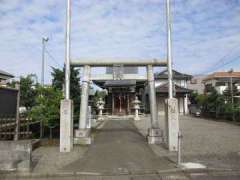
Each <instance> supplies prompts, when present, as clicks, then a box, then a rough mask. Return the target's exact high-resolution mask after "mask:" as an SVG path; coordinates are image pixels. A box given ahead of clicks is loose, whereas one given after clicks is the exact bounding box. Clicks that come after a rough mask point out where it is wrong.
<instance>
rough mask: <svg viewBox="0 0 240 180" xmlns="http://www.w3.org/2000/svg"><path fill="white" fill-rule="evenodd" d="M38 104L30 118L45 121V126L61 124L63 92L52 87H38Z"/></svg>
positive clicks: (30, 113)
mask: <svg viewBox="0 0 240 180" xmlns="http://www.w3.org/2000/svg"><path fill="white" fill-rule="evenodd" d="M36 91H37V94H38V95H37V97H36V104H35V106H34V107H32V109H31V111H30V112H29V114H28V116H29V117H31V118H32V119H33V120H43V122H44V125H45V126H46V125H49V124H56V125H57V124H59V119H60V101H61V99H62V98H63V95H62V91H61V90H58V89H56V88H54V87H52V86H48V87H42V86H40V85H39V86H37V88H36Z"/></svg>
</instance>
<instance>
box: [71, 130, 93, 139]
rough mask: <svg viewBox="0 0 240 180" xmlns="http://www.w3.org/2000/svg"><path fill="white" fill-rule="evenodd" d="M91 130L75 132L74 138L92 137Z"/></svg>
mask: <svg viewBox="0 0 240 180" xmlns="http://www.w3.org/2000/svg"><path fill="white" fill-rule="evenodd" d="M90 131H91V130H90V129H76V130H75V132H74V137H77V138H81V137H89V136H90Z"/></svg>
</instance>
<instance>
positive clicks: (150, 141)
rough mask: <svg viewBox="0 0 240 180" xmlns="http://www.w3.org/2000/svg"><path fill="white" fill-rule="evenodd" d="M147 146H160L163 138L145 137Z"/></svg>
mask: <svg viewBox="0 0 240 180" xmlns="http://www.w3.org/2000/svg"><path fill="white" fill-rule="evenodd" d="M147 140H148V144H162V143H163V138H162V137H157V136H155V137H154V136H148V137H147Z"/></svg>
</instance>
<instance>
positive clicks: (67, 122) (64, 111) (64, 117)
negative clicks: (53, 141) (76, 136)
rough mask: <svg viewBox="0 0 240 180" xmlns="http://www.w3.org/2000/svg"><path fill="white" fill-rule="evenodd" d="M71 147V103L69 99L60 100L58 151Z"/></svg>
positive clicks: (70, 148)
mask: <svg viewBox="0 0 240 180" xmlns="http://www.w3.org/2000/svg"><path fill="white" fill-rule="evenodd" d="M72 149H73V103H72V101H71V100H66V99H64V100H61V107H60V152H70V151H71V150H72Z"/></svg>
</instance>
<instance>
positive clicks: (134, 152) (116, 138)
mask: <svg viewBox="0 0 240 180" xmlns="http://www.w3.org/2000/svg"><path fill="white" fill-rule="evenodd" d="M160 120H161V121H160V124H161V127H162V128H164V120H163V117H160ZM133 124H135V126H136V127H137V129H136V128H135V127H134V125H133ZM149 126H150V119H149V118H148V117H142V120H141V121H138V122H133V121H127V120H122V121H107V122H106V124H105V126H104V127H103V128H101V129H100V130H97V132H96V133H95V142H94V143H93V144H92V145H91V146H90V147H86V146H75V148H74V151H73V152H71V153H59V147H56V146H55V147H54V146H44V147H40V148H39V149H37V150H36V151H34V152H33V160H34V162H35V167H34V169H33V173H31V174H30V176H33V177H32V179H35V176H36V177H38V176H39V177H38V179H39V180H40V179H47V178H48V179H64V180H70V179H94V180H95V179H101V180H103V179H104V180H105V179H107V180H108V179H116V180H117V179H121V180H125V179H126V180H129V179H131V180H135V179H140V180H141V179H142V180H145V179H163V180H164V179H169V180H170V179H193V180H199V179H202V180H215V179H220V180H221V179H234V180H235V179H240V175H239V174H234V171H232V170H236V171H235V172H236V173H239V172H240V153H239V152H240V126H236V125H232V124H229V123H225V122H217V121H212V120H206V119H202V118H194V117H190V116H181V117H180V128H181V131H182V133H183V136H184V138H183V160H184V161H185V162H199V163H202V164H204V165H207V166H208V167H209V168H211V169H214V168H216V169H217V171H207V172H197V173H192V172H184V173H183V172H179V171H176V168H175V166H174V165H175V164H174V162H175V161H176V153H170V152H168V151H167V150H166V149H165V148H164V147H163V146H161V145H150V146H149V145H148V144H147V143H146V140H145V138H144V137H145V136H146V133H147V129H148V127H149ZM139 132H140V133H139ZM167 169H168V170H169V169H170V171H168V172H167V171H166V170H167ZM173 170H174V171H176V172H175V173H174V171H173ZM219 170H220V171H219ZM222 170H227V171H224V172H223V171H222ZM80 172H82V173H84V172H85V174H86V173H89V172H90V173H91V174H94V173H96V174H95V176H92V175H91V176H87V175H82V174H81V173H80ZM163 172H165V173H166V175H164V173H163ZM212 172H221V173H222V174H220V175H219V174H218V173H217V174H213V173H212ZM55 173H56V174H57V173H58V176H56V177H52V176H50V175H49V174H55ZM98 173H100V174H98ZM102 173H103V174H104V173H105V176H103V175H102ZM205 173H206V174H205ZM106 174H108V175H106ZM113 174H115V175H117V174H118V176H112V175H113ZM119 174H122V175H120V176H119ZM42 175H44V177H41V176H42ZM10 177H12V178H10ZM15 177H16V178H15ZM1 178H2V179H26V178H25V177H24V176H23V177H22V178H20V177H18V176H17V175H16V176H15V174H13V176H8V175H7V176H5V175H2V176H1V175H0V179H1ZM30 179H31V178H30Z"/></svg>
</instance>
